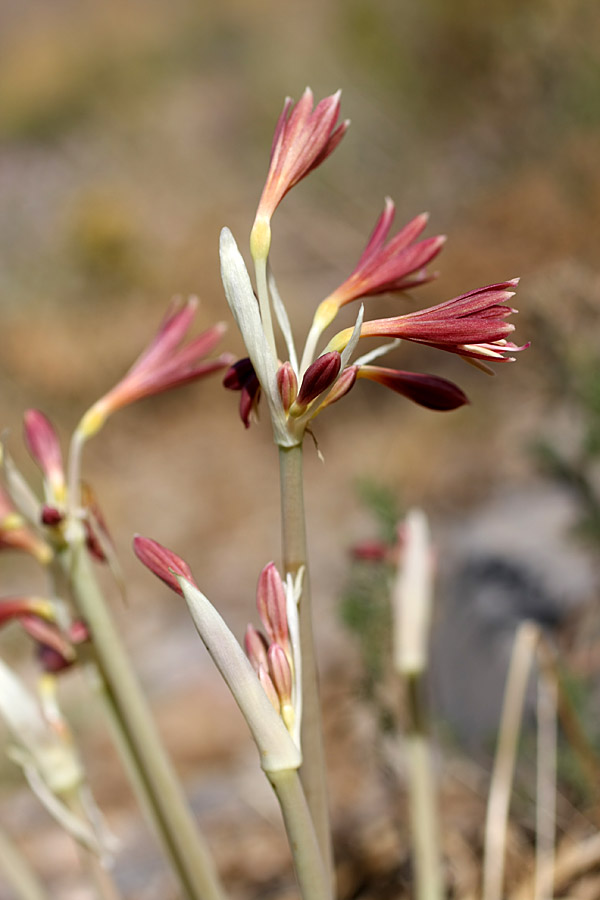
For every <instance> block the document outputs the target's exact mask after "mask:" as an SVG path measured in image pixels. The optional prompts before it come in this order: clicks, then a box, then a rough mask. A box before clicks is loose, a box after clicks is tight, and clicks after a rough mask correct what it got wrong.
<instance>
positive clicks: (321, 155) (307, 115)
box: [250, 88, 350, 258]
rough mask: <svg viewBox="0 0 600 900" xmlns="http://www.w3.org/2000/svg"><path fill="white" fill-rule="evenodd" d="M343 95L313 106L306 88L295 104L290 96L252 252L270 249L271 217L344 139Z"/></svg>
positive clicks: (281, 120)
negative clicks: (299, 183) (341, 111)
mask: <svg viewBox="0 0 600 900" xmlns="http://www.w3.org/2000/svg"><path fill="white" fill-rule="evenodd" d="M340 94H341V92H340V91H338V92H337V93H336V94H332V95H331V96H330V97H325V99H324V100H321V101H320V103H317V105H316V106H315V108H314V109H313V95H312V91H311V90H310V88H306V90H305V91H304V93H303V95H302V97H301V98H300V100H299V101H298V103H296V105H294V102H293V100H291V98H290V97H288V98H287V99H286V101H285V103H284V104H283V110H282V113H281V115H280V116H279V119H278V121H277V125H276V127H275V134H274V136H273V144H272V146H271V162H270V165H269V171H268V174H267V180H266V182H265V186H264V188H263V192H262V195H261V198H260V202H259V204H258V209H257V211H256V219H255V221H254V226H253V228H252V235H251V238H250V244H251V249H252V255H253V256H254V257H255V258H257V257H262V258H266V256H267V255H268V252H269V245H270V241H271V232H270V226H269V222H270V220H271V216H272V215H273V213H274V212H275V210H276V209H277V207H278V206H279V204H280V203H281V201H282V200H283V198H284V197H285V195H286V194H287V192H288V191H289V190H290V189H291V188H293V187H294V185H295V184H298V182H299V181H301V180H302V179H303V178H304V177H305V176H306V175H308V173H309V172H312V170H313V169H316V167H317V166H320V165H321V163H322V162H323V161H324V160H325V159H327V157H328V156H329V154H330V153H332V152H333V151H334V150H335V148H336V147H337V145H338V144H339V142H340V141H341V139H342V138H343V136H344V134H345V132H346V130H347V128H348V125H349V124H350V123H349V122H348V121H345V122H341V123H340V124H338V116H339V112H340Z"/></svg>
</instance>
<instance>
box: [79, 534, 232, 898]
mask: <svg viewBox="0 0 600 900" xmlns="http://www.w3.org/2000/svg"><path fill="white" fill-rule="evenodd" d="M72 524H73V525H75V524H77V523H72ZM80 532H81V533H80V534H79V535H78V536H77V537H76V536H75V535H71V554H70V556H69V557H66V558H64V559H63V564H64V566H65V568H66V570H67V571H68V572H69V574H70V576H71V581H72V586H73V592H74V595H75V599H76V603H77V606H78V610H79V612H80V614H81V615H82V616H83V617H84V619H85V620H86V622H87V625H88V627H89V630H90V634H91V639H92V645H93V648H94V654H95V658H96V663H97V666H98V672H99V674H100V677H101V678H102V680H103V682H104V683H105V685H106V696H107V698H108V699H109V702H110V704H111V706H112V709H113V715H114V719H115V720H116V721H117V722H118V723H119V728H120V730H121V735H122V738H123V742H124V743H125V744H126V746H127V749H128V758H127V759H126V764H127V766H128V767H129V768H131V766H132V765H133V766H134V767H135V769H136V771H137V775H138V779H137V783H138V786H139V787H141V789H142V790H143V792H144V795H145V799H146V804H145V805H146V808H147V809H148V810H150V812H151V815H152V820H153V824H154V826H155V828H156V831H157V833H158V836H159V838H160V840H161V842H162V844H163V846H164V848H165V851H166V853H167V855H168V857H169V859H170V862H171V864H172V867H173V870H174V872H175V874H176V876H177V878H178V880H179V883H180V887H181V890H182V892H183V896H184V897H185V898H186V900H223V896H224V895H223V892H222V888H221V886H220V884H219V881H218V878H217V874H216V871H215V868H214V863H213V861H212V859H211V857H210V854H209V852H208V849H207V848H206V846H205V843H204V841H203V839H202V837H201V836H200V834H199V833H198V830H197V828H196V826H195V823H194V821H193V819H192V816H191V813H190V811H189V809H188V807H187V804H186V802H185V799H184V796H183V793H182V790H181V787H180V784H179V782H178V780H177V777H176V775H175V773H174V771H173V768H172V765H171V763H170V760H169V759H168V757H167V755H166V753H165V751H164V749H163V746H162V743H161V740H160V737H159V735H158V732H157V729H156V726H155V724H154V721H153V719H152V717H151V715H150V712H149V710H148V707H147V704H146V701H145V698H144V696H143V693H142V692H141V689H140V687H139V684H138V681H137V678H136V676H135V674H134V672H133V670H132V668H131V665H130V663H129V659H128V657H127V654H126V652H125V650H124V647H123V645H122V643H121V639H120V635H119V633H118V631H117V629H116V627H115V625H114V623H113V621H112V617H111V615H110V613H109V610H108V608H107V606H106V603H105V600H104V597H103V596H102V594H101V592H100V589H99V587H98V584H97V582H96V579H95V577H94V573H93V570H92V566H91V563H90V560H89V557H88V555H87V551H86V548H85V536H84V533H83V529H80Z"/></svg>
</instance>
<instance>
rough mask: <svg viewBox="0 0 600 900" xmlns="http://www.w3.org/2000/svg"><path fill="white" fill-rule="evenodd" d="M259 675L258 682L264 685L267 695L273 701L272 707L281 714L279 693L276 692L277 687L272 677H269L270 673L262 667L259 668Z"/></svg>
mask: <svg viewBox="0 0 600 900" xmlns="http://www.w3.org/2000/svg"><path fill="white" fill-rule="evenodd" d="M257 674H258V680H259V681H260V683H261V684H262V686H263V689H264V692H265V694H266V695H267V697H268V698H269V700H270V701H271V705H272V707H273V709H275V710H276V711H277V712H279V710H280V703H279V696H278V694H277V691H276V690H275V685H274V684H273V682H272V681H271V676H270V675H269V673H268V672H267V670H266V669H265V667H264V666H263V665H260V666H259V667H258V673H257Z"/></svg>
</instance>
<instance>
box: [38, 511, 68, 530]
mask: <svg viewBox="0 0 600 900" xmlns="http://www.w3.org/2000/svg"><path fill="white" fill-rule="evenodd" d="M64 517H65V516H64V513H62V512H61V511H60V510H59V509H56V507H55V506H42V525H48V526H49V527H50V528H55V527H56V526H57V525H60V523H61V522H62V520H63V519H64Z"/></svg>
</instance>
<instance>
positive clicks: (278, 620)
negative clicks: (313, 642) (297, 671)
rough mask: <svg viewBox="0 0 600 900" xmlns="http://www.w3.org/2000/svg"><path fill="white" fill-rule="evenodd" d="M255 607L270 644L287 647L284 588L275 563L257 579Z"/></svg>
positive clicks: (266, 567) (265, 568) (269, 565)
mask: <svg viewBox="0 0 600 900" xmlns="http://www.w3.org/2000/svg"><path fill="white" fill-rule="evenodd" d="M256 606H257V608H258V612H259V615H260V618H261V620H262V623H263V625H264V626H265V631H266V632H267V636H268V638H269V640H270V641H271V642H274V643H277V644H280V645H281V646H282V647H287V646H288V641H289V638H288V625H287V606H286V596H285V588H284V586H283V582H282V580H281V576H280V574H279V572H278V571H277V568H276V566H275V563H272V562H271V563H269V564H268V565H266V566H265V567H264V569H263V570H262V572H261V573H260V576H259V578H258V586H257V589H256Z"/></svg>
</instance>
